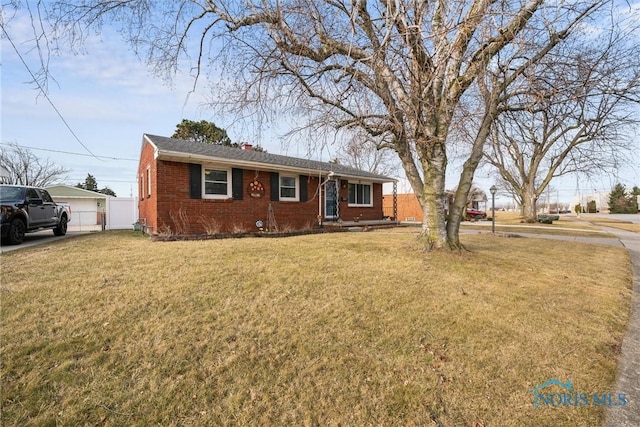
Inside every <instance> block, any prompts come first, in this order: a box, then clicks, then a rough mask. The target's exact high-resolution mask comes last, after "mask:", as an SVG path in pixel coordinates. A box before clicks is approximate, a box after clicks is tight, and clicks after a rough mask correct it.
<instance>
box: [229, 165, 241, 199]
mask: <svg viewBox="0 0 640 427" xmlns="http://www.w3.org/2000/svg"><path fill="white" fill-rule="evenodd" d="M242 188H243V187H242V169H237V168H233V169H231V194H232V195H233V200H242Z"/></svg>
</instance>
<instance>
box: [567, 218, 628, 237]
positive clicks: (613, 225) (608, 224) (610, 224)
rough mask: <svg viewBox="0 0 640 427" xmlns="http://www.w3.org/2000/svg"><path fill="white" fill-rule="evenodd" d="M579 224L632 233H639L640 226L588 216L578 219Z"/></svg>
mask: <svg viewBox="0 0 640 427" xmlns="http://www.w3.org/2000/svg"><path fill="white" fill-rule="evenodd" d="M579 219H580V220H581V222H582V223H583V224H584V223H591V224H596V225H602V226H605V227H611V228H618V229H620V230H626V231H632V232H634V233H640V224H634V223H632V222H627V221H621V220H618V219H613V218H607V217H602V216H588V217H580V218H579Z"/></svg>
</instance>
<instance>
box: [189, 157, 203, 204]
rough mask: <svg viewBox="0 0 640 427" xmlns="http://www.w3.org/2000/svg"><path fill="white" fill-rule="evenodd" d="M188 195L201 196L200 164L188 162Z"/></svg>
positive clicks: (197, 197)
mask: <svg viewBox="0 0 640 427" xmlns="http://www.w3.org/2000/svg"><path fill="white" fill-rule="evenodd" d="M189 197H191V198H192V199H201V198H202V165H198V164H195V163H189Z"/></svg>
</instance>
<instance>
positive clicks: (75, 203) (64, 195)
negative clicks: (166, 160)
mask: <svg viewBox="0 0 640 427" xmlns="http://www.w3.org/2000/svg"><path fill="white" fill-rule="evenodd" d="M47 191H48V192H49V194H51V197H52V198H53V200H55V201H56V203H65V204H67V205H69V208H70V209H71V221H70V222H69V227H71V228H77V229H80V230H95V229H103V228H104V229H106V230H118V229H127V228H128V229H131V228H132V227H133V223H134V222H136V220H137V219H138V206H137V200H136V199H135V198H133V197H113V196H108V195H106V194H102V193H97V192H95V191H90V190H85V189H83V188H78V187H72V186H70V185H53V186H49V187H47Z"/></svg>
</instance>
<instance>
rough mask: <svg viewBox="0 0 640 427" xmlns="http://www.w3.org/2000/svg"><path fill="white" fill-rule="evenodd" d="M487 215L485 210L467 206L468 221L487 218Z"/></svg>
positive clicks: (466, 216) (466, 217)
mask: <svg viewBox="0 0 640 427" xmlns="http://www.w3.org/2000/svg"><path fill="white" fill-rule="evenodd" d="M486 217H487V213H486V212H485V211H480V210H478V209H472V208H467V214H466V215H465V219H466V220H467V221H471V220H472V219H485V218H486Z"/></svg>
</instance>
